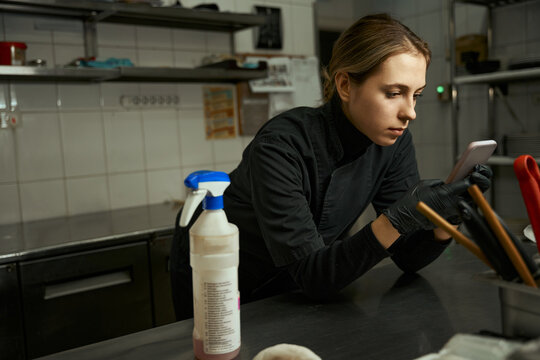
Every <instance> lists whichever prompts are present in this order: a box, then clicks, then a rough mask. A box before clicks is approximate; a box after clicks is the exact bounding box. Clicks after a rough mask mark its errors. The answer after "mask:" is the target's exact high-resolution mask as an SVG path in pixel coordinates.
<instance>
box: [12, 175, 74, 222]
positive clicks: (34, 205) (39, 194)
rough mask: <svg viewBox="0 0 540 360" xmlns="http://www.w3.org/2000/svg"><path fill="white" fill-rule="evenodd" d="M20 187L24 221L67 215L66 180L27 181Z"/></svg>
mask: <svg viewBox="0 0 540 360" xmlns="http://www.w3.org/2000/svg"><path fill="white" fill-rule="evenodd" d="M19 187H20V196H21V208H22V220H23V221H32V220H38V219H43V218H49V217H57V216H65V215H67V208H66V191H65V184H64V180H47V181H37V182H27V183H21V184H20V185H19Z"/></svg>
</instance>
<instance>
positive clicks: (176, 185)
mask: <svg viewBox="0 0 540 360" xmlns="http://www.w3.org/2000/svg"><path fill="white" fill-rule="evenodd" d="M185 196H186V193H185V187H184V177H183V176H182V171H181V170H180V169H179V168H176V169H169V170H155V171H149V172H148V199H149V202H150V203H151V204H153V203H160V202H163V201H164V200H169V201H173V200H183V199H185Z"/></svg>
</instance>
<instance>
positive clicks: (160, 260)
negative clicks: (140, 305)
mask: <svg viewBox="0 0 540 360" xmlns="http://www.w3.org/2000/svg"><path fill="white" fill-rule="evenodd" d="M171 244H172V234H170V235H160V236H157V237H156V238H154V239H152V240H151V241H150V266H151V273H152V296H153V298H154V316H155V325H156V326H160V325H165V324H169V323H172V322H174V321H176V318H175V315H174V307H173V302H172V293H171V271H170V253H171Z"/></svg>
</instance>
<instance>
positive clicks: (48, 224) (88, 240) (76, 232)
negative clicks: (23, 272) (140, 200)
mask: <svg viewBox="0 0 540 360" xmlns="http://www.w3.org/2000/svg"><path fill="white" fill-rule="evenodd" d="M178 209H179V207H178V206H177V205H172V204H159V205H150V206H141V207H133V208H126V209H121V210H113V211H107V212H97V213H91V214H84V215H77V216H69V217H61V218H51V219H47V220H39V221H31V222H22V223H15V224H9V225H2V226H0V264H5V263H12V262H16V261H21V260H29V259H36V258H40V257H44V256H53V255H60V254H64V253H68V252H73V251H82V250H87V249H93V248H97V247H102V246H103V245H104V244H105V243H107V245H114V244H120V243H125V242H129V241H133V240H134V239H138V238H142V237H145V236H148V234H151V233H157V232H172V230H173V228H174V220H175V216H176V213H177V212H178Z"/></svg>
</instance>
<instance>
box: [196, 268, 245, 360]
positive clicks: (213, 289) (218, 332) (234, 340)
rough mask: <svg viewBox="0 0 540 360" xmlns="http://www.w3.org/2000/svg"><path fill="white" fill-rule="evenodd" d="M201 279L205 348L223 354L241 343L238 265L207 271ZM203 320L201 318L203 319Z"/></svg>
mask: <svg viewBox="0 0 540 360" xmlns="http://www.w3.org/2000/svg"><path fill="white" fill-rule="evenodd" d="M203 278H204V279H203V281H202V284H201V285H202V289H201V290H202V304H201V305H202V306H203V308H204V311H203V313H204V320H203V321H202V324H201V326H202V327H203V329H201V330H202V335H203V338H204V352H205V353H207V354H223V353H228V352H231V351H234V350H236V349H238V347H239V346H240V309H239V307H240V306H239V299H238V280H237V279H238V277H237V269H236V268H228V269H224V270H220V271H206V272H205V274H204V276H203ZM201 320H202V319H201Z"/></svg>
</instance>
